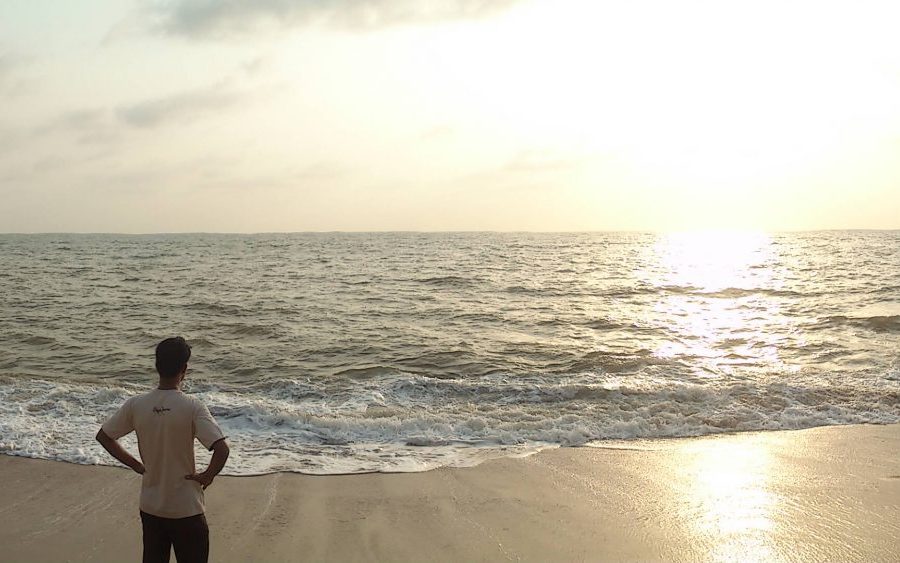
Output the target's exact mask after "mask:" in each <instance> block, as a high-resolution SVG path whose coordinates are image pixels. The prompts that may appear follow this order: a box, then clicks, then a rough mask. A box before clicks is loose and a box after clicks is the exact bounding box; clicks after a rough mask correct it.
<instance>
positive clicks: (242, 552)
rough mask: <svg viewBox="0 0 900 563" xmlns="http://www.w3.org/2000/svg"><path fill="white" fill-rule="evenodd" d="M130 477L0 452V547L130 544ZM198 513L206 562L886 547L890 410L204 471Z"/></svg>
mask: <svg viewBox="0 0 900 563" xmlns="http://www.w3.org/2000/svg"><path fill="white" fill-rule="evenodd" d="M138 488H139V477H138V476H137V475H135V474H133V473H131V472H130V471H127V470H124V469H119V468H112V467H95V466H80V465H73V464H68V463H59V462H50V461H40V460H31V459H24V458H15V457H10V456H0V520H2V523H3V525H2V526H0V546H2V548H0V561H139V560H140V540H141V536H140V524H139V520H138V509H137V500H138ZM207 517H208V520H209V524H210V530H211V538H212V549H211V557H210V560H211V561H504V560H511V561H624V560H662V561H695V560H721V561H727V560H734V561H779V560H785V561H867V562H871V561H898V560H900V426H898V425H891V426H843V427H824V428H814V429H810V430H801V431H793V432H766V433H748V434H732V435H726V436H713V437H706V438H687V439H674V440H648V441H640V442H611V443H608V444H606V447H604V448H565V449H558V450H550V451H545V452H541V453H539V454H537V455H534V456H531V457H528V458H524V459H500V460H494V461H490V462H486V463H484V464H482V465H479V466H477V467H473V468H460V469H452V468H445V469H439V470H435V471H430V472H426V473H413V474H369V475H346V476H326V477H321V476H308V475H297V474H286V473H280V474H273V475H265V476H259V477H219V478H218V479H216V481H215V483H214V484H213V485H212V487H211V488H210V489H209V490H208V491H207ZM172 561H174V557H173V558H172Z"/></svg>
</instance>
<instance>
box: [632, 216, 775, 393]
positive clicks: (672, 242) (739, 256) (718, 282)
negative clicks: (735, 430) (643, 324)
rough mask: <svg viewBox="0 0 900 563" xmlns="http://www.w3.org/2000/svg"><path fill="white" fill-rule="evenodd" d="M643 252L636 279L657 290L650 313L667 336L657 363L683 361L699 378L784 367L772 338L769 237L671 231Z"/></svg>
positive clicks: (772, 269)
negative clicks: (648, 255) (644, 264)
mask: <svg viewBox="0 0 900 563" xmlns="http://www.w3.org/2000/svg"><path fill="white" fill-rule="evenodd" d="M650 252H652V253H653V258H654V259H653V260H650V261H648V262H649V263H651V264H653V266H652V267H649V268H648V269H647V270H646V271H645V272H643V281H644V282H645V283H649V284H652V285H653V286H654V287H656V288H658V289H659V290H660V293H659V294H660V297H659V299H658V301H657V303H656V304H655V306H654V307H653V314H654V315H655V317H656V320H657V322H659V323H660V324H661V325H663V326H666V327H667V328H668V329H669V330H670V331H672V332H673V333H674V336H675V338H673V339H670V340H668V341H666V342H662V343H660V344H659V345H658V346H657V347H656V349H655V350H654V354H655V355H656V356H657V357H660V358H668V359H673V358H683V359H686V360H690V362H691V364H692V365H694V366H696V369H695V375H696V376H698V377H706V378H708V377H718V376H722V375H730V374H731V373H733V370H734V369H735V368H737V367H739V366H765V367H767V368H772V367H775V368H780V369H783V368H786V366H784V365H783V362H782V360H781V358H780V355H779V344H780V337H779V336H778V335H780V334H784V330H783V329H784V328H785V320H784V317H783V315H782V314H781V305H780V302H779V297H780V295H781V294H780V293H779V292H780V291H781V290H782V288H783V272H779V271H777V270H776V267H775V266H774V264H777V263H778V260H777V258H778V257H777V250H776V247H775V245H774V243H773V240H772V237H771V236H770V235H768V234H765V233H756V232H700V233H672V234H669V235H665V236H662V237H660V239H659V240H658V241H657V242H656V244H654V245H653V246H652V248H651V250H650Z"/></svg>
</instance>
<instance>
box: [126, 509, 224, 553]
mask: <svg viewBox="0 0 900 563" xmlns="http://www.w3.org/2000/svg"><path fill="white" fill-rule="evenodd" d="M141 525H142V526H143V528H144V563H169V555H170V554H171V552H172V548H173V547H174V548H175V559H176V560H177V561H178V563H206V561H207V559H209V527H208V526H207V525H206V516H204V515H203V514H198V515H196V516H188V517H187V518H160V517H159V516H154V515H152V514H147V513H146V512H144V511H141Z"/></svg>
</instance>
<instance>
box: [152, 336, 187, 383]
mask: <svg viewBox="0 0 900 563" xmlns="http://www.w3.org/2000/svg"><path fill="white" fill-rule="evenodd" d="M190 359H191V346H190V345H189V344H188V343H187V342H185V341H184V338H182V337H180V336H176V337H175V338H166V339H165V340H163V341H162V342H160V343H159V344H157V345H156V371H157V372H159V376H160V377H175V376H176V375H178V374H179V373H181V370H183V369H184V366H186V365H187V363H188V360H190Z"/></svg>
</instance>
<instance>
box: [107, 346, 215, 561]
mask: <svg viewBox="0 0 900 563" xmlns="http://www.w3.org/2000/svg"><path fill="white" fill-rule="evenodd" d="M190 358H191V347H190V346H189V345H188V343H187V342H185V340H184V338H181V337H180V336H179V337H176V338H167V339H165V340H163V341H162V342H160V343H159V344H158V345H157V346H156V371H157V372H158V373H159V386H158V387H157V388H156V389H154V390H153V391H150V392H149V393H145V394H143V395H138V396H136V397H132V398H130V399H128V400H127V401H125V404H124V405H122V407H121V408H120V409H119V410H118V411H116V413H115V414H114V415H112V416H111V417H110V418H109V420H107V421H106V422H104V423H103V426H102V427H101V428H100V431H99V432H97V441H98V442H100V444H101V445H102V446H103V447H104V448H105V449H106V451H108V452H109V453H110V455H112V456H113V457H114V458H116V459H117V460H119V461H121V462H122V463H124V464H125V465H127V466H128V467H130V468H131V469H133V470H134V471H135V472H136V473H139V474H140V475H142V476H143V479H142V481H141V503H140V510H141V523H142V526H143V529H144V559H143V560H144V563H151V562H153V563H156V562H165V563H167V562H168V561H169V555H170V552H171V550H172V548H173V547H174V548H175V558H176V559H177V560H178V563H193V562H204V563H205V562H206V561H207V559H208V558H209V528H208V527H207V525H206V516H204V504H203V491H204V489H206V487H208V486H209V485H210V484H211V483H212V482H213V479H214V478H215V476H216V475H218V474H219V471H221V470H222V467H224V466H225V461H226V460H227V459H228V452H229V450H228V444H227V443H226V442H225V436H224V435H223V434H222V431H221V430H220V429H219V426H218V425H217V424H216V421H215V420H214V419H213V417H212V415H211V414H210V413H209V409H208V408H206V406H205V405H204V404H203V403H201V402H200V401H199V400H197V399H196V398H194V397H190V396H188V395H185V394H184V393H182V392H181V382H182V381H183V380H184V377H185V374H186V373H187V363H188V360H189V359H190ZM132 431H134V432H136V433H137V438H138V450H139V451H140V456H141V461H138V460H137V459H135V458H134V457H133V456H132V455H131V454H129V453H128V452H127V451H125V449H124V448H123V447H122V446H121V445H120V444H119V442H117V440H118V439H119V438H121V437H122V436H125V435H126V434H128V433H130V432H132ZM194 438H196V439H198V440H200V443H202V444H203V445H204V446H206V448H208V449H210V450H212V452H213V455H212V459H211V460H210V462H209V467H208V468H207V469H206V471H203V472H202V473H197V472H196V470H195V467H194ZM142 462H143V463H142Z"/></svg>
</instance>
